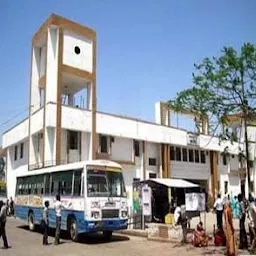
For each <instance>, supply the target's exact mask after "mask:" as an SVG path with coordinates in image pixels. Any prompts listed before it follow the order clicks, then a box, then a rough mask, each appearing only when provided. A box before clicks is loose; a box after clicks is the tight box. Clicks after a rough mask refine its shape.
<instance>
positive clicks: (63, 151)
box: [61, 129, 67, 163]
mask: <svg viewBox="0 0 256 256" xmlns="http://www.w3.org/2000/svg"><path fill="white" fill-rule="evenodd" d="M61 162H63V163H67V130H64V129H62V130H61Z"/></svg>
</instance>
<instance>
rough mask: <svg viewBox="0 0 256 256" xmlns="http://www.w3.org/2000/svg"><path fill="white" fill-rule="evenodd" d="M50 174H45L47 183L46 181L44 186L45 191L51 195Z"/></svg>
mask: <svg viewBox="0 0 256 256" xmlns="http://www.w3.org/2000/svg"><path fill="white" fill-rule="evenodd" d="M50 178H51V176H50V174H45V183H44V187H45V191H44V193H45V194H46V195H49V194H50Z"/></svg>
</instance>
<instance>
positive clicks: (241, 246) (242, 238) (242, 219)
mask: <svg viewBox="0 0 256 256" xmlns="http://www.w3.org/2000/svg"><path fill="white" fill-rule="evenodd" d="M238 202H239V204H240V216H239V229H240V244H239V249H247V248H248V241H247V235H246V230H245V225H244V223H245V217H246V205H245V202H244V198H243V196H242V194H239V195H238Z"/></svg>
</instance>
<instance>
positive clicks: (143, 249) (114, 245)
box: [0, 218, 248, 256]
mask: <svg viewBox="0 0 256 256" xmlns="http://www.w3.org/2000/svg"><path fill="white" fill-rule="evenodd" d="M25 224H26V223H24V222H22V221H20V220H18V219H14V218H8V222H7V236H8V240H9V243H10V245H11V246H12V247H11V248H10V249H8V250H1V249H0V255H1V256H9V255H10V256H16V255H17V256H23V255H24V256H30V255H31V256H32V255H33V256H34V255H39V256H40V255H42V256H47V255H51V256H57V255H61V256H63V255H65V256H73V255H77V256H80V255H86V256H90V255H94V256H95V255H104V256H108V255H109V256H120V255H122V256H126V255H129V256H133V255H134V256H144V255H145V256H151V255H154V256H155V255H157V254H161V256H165V255H166V256H167V255H168V256H169V255H175V256H178V255H182V256H184V255H188V256H190V255H194V256H196V255H224V252H225V248H217V249H216V248H215V247H213V246H209V247H208V248H193V247H192V246H191V245H187V246H183V245H182V246H181V245H180V244H172V243H161V242H153V241H148V240H147V239H146V238H142V237H135V236H126V235H119V234H115V235H114V236H113V239H112V241H111V242H108V241H106V240H104V239H103V238H102V236H101V235H94V236H89V237H82V239H81V242H79V243H73V242H71V241H70V240H69V239H68V238H67V236H66V234H65V233H64V234H62V240H61V241H62V243H61V244H60V245H58V246H55V245H53V242H54V237H53V235H54V232H53V230H52V231H51V234H50V235H51V236H50V237H49V242H50V245H49V246H43V245H42V238H43V237H42V235H41V234H40V232H39V231H35V232H30V231H29V230H28V229H27V227H26V225H25ZM1 243H2V241H1ZM1 246H2V244H1ZM247 254H248V253H247ZM240 255H246V252H244V253H243V254H240Z"/></svg>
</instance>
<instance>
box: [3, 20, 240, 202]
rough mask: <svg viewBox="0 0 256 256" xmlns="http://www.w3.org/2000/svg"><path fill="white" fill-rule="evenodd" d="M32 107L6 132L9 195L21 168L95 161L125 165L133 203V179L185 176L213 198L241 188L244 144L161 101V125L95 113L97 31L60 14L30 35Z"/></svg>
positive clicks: (158, 106) (158, 109) (158, 117)
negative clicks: (189, 121)
mask: <svg viewBox="0 0 256 256" xmlns="http://www.w3.org/2000/svg"><path fill="white" fill-rule="evenodd" d="M29 106H30V114H29V117H28V118H26V119H25V120H23V121H22V122H20V123H18V124H17V125H16V126H14V127H12V128H11V129H9V130H8V131H6V132H5V133H4V134H3V148H4V149H6V150H7V184H8V196H9V197H10V196H13V197H14V196H15V183H16V179H15V178H16V174H18V173H19V172H21V171H24V170H26V171H28V172H29V171H30V170H33V169H37V168H41V167H46V166H52V165H59V164H66V163H71V162H77V161H83V160H88V159H96V158H104V159H111V160H114V161H116V162H119V163H121V164H122V166H123V173H124V177H125V182H126V187H127V192H128V198H129V202H130V205H132V183H133V180H134V179H141V180H143V179H148V178H151V177H163V178H165V177H174V178H182V179H187V180H191V181H193V182H197V183H200V184H202V185H203V186H205V187H206V188H207V189H208V191H209V192H210V193H212V194H213V195H215V196H216V193H217V192H218V190H220V191H221V193H222V194H224V193H227V192H229V193H230V192H231V191H232V192H233V193H234V194H237V193H239V192H240V190H241V178H240V172H239V170H240V166H239V161H238V151H239V150H238V146H239V145H238V143H234V144H233V145H231V143H228V142H227V143H222V144H221V145H219V140H218V138H215V137H214V138H212V137H211V136H209V135H207V131H206V130H207V129H206V128H205V129H203V128H202V131H204V133H206V134H203V133H201V134H192V133H189V132H187V131H186V130H181V129H177V128H173V127H171V126H170V120H169V110H168V109H166V108H165V107H164V105H163V104H161V103H157V104H156V106H155V112H156V113H155V116H156V122H155V123H152V122H147V121H144V120H138V119H136V118H128V117H124V116H118V115H113V114H109V113H103V112H100V111H97V109H96V33H95V32H94V31H93V30H91V29H89V28H86V27H84V26H82V25H79V24H77V23H74V22H72V21H69V20H67V19H65V18H62V17H59V16H57V15H52V16H50V18H49V19H48V20H47V21H46V22H45V23H44V24H43V25H42V27H41V28H40V29H39V31H38V32H37V33H36V34H35V36H34V37H33V40H32V63H31V84H30V102H29ZM226 146H228V147H229V152H230V154H231V156H230V160H229V159H226V158H227V157H226V156H222V155H221V152H223V150H224V149H225V147H226Z"/></svg>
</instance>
